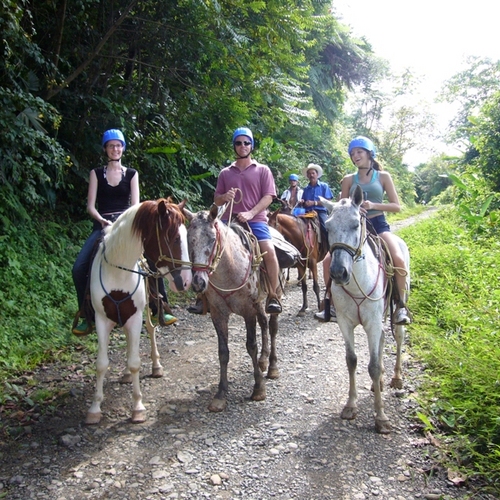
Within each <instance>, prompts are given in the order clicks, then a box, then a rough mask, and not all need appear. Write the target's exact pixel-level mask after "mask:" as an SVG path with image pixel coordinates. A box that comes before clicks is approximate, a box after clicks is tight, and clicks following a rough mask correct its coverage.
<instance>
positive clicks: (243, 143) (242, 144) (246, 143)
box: [234, 141, 252, 146]
mask: <svg viewBox="0 0 500 500" xmlns="http://www.w3.org/2000/svg"><path fill="white" fill-rule="evenodd" d="M251 144H252V143H251V142H250V141H234V145H235V146H250V145H251Z"/></svg>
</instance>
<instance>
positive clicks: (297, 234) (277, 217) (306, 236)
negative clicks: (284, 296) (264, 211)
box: [269, 208, 328, 316]
mask: <svg viewBox="0 0 500 500" xmlns="http://www.w3.org/2000/svg"><path fill="white" fill-rule="evenodd" d="M312 220H315V221H316V224H317V225H318V227H319V222H318V219H317V218H314V219H310V218H304V217H294V216H293V215H286V214H283V213H281V208H278V210H276V211H275V212H273V213H272V214H271V215H270V216H269V225H270V226H271V227H274V228H276V229H277V230H278V231H279V232H280V233H281V234H282V235H283V236H284V238H285V239H286V240H287V241H288V242H289V243H291V244H292V245H293V246H294V247H295V248H297V249H298V250H299V252H300V254H301V257H302V259H301V260H299V262H298V263H297V269H298V272H299V281H300V283H301V285H302V308H301V309H300V311H299V313H298V314H297V316H304V315H305V313H306V310H307V308H308V307H309V304H308V302H307V282H306V269H309V270H310V272H311V273H312V278H313V290H314V293H315V294H316V299H317V301H318V310H319V309H320V307H321V300H320V294H319V284H318V262H321V261H322V260H323V259H324V258H325V256H326V254H327V252H328V245H327V244H320V243H319V241H318V235H317V234H316V231H315V230H314V229H313V227H312V223H311V221H312ZM325 243H326V242H325Z"/></svg>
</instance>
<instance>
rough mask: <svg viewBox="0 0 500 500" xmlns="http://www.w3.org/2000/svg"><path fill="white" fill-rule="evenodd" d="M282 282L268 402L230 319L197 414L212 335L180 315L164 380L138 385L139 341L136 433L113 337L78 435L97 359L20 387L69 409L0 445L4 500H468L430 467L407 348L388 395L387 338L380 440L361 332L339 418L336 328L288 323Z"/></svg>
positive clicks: (343, 371) (56, 369) (48, 371)
mask: <svg viewBox="0 0 500 500" xmlns="http://www.w3.org/2000/svg"><path fill="white" fill-rule="evenodd" d="M319 267H321V266H319ZM320 271H321V270H320ZM291 275H292V280H291V281H290V283H289V284H288V285H287V287H286V291H285V296H284V298H283V309H284V311H283V313H282V314H281V315H280V320H279V334H278V356H279V368H280V375H281V376H280V378H279V379H276V380H267V398H266V400H265V401H261V402H254V401H250V400H249V399H248V397H249V395H250V394H251V392H252V386H253V373H252V367H251V360H250V358H249V356H248V355H247V353H246V348H245V332H244V325H243V320H242V319H241V318H239V317H232V319H231V322H230V338H229V349H230V356H231V357H230V363H229V380H230V387H229V395H228V406H227V409H226V410H225V411H224V412H222V413H210V412H209V411H208V410H207V407H208V404H209V402H210V400H211V398H212V396H213V395H214V394H215V392H216V387H217V384H218V379H219V362H218V356H217V338H216V334H215V330H214V328H213V326H212V323H211V321H210V317H209V316H208V315H207V316H198V315H192V314H189V313H188V312H187V310H186V309H185V308H177V309H175V311H174V312H175V314H176V316H177V317H178V322H177V323H176V324H175V325H173V326H169V327H165V328H163V329H161V331H160V333H159V335H158V344H159V350H160V354H161V357H162V364H163V366H164V368H165V375H164V377H163V378H161V379H153V378H150V377H149V376H148V374H149V373H150V368H151V362H150V358H149V354H148V353H149V341H148V339H147V336H146V335H144V336H143V339H142V343H141V353H142V362H143V365H142V371H141V389H142V391H143V400H144V403H145V405H146V407H147V410H148V420H147V421H146V423H144V424H140V425H133V424H131V423H129V417H130V412H131V407H132V405H131V387H130V386H128V385H122V384H120V383H119V378H120V372H121V370H122V369H123V368H124V364H125V359H124V356H125V352H124V337H123V334H122V333H121V331H120V330H115V331H114V333H113V335H112V340H111V366H110V370H109V373H108V376H107V379H106V382H105V399H104V402H103V405H102V409H103V420H102V422H101V423H100V424H99V425H98V426H85V425H83V421H84V418H85V413H86V411H87V409H88V407H89V405H90V401H91V398H92V395H93V390H94V383H95V377H94V375H93V374H92V373H91V371H92V370H93V369H94V363H95V360H94V359H89V358H88V356H87V355H86V354H85V352H82V356H81V362H80V363H78V364H76V365H74V366H44V367H41V368H40V370H38V371H37V372H36V373H32V374H29V376H27V377H26V383H28V380H30V381H31V382H30V383H33V381H36V383H37V384H39V386H40V387H44V386H45V387H47V388H50V389H51V390H53V389H54V388H58V389H59V391H60V393H61V394H64V395H65V396H66V404H65V405H64V406H59V407H57V408H56V409H55V411H54V412H53V413H52V414H50V415H42V416H40V418H39V419H38V421H37V423H36V424H35V425H33V426H32V427H31V428H28V429H25V431H26V432H25V434H23V435H21V436H19V437H18V438H17V439H16V440H11V441H8V442H3V443H2V444H1V447H0V498H4V497H6V498H9V499H23V500H26V499H39V500H43V499H50V500H69V499H75V500H77V499H82V500H83V499H140V500H142V499H181V498H182V499H203V498H207V499H240V498H242V499H245V500H250V499H255V500H257V499H261V500H265V499H282V500H288V499H339V500H340V499H342V500H363V499H369V498H374V497H375V498H380V499H383V500H411V499H428V500H432V499H436V500H438V499H455V498H467V497H468V496H469V495H470V494H471V491H472V490H471V487H473V486H474V485H473V484H470V483H469V484H467V486H462V487H459V486H457V482H456V481H454V480H453V479H454V478H452V477H450V476H449V474H448V471H446V470H444V469H443V468H441V467H439V466H438V465H437V464H436V462H435V460H434V457H436V456H438V455H439V454H440V453H441V452H442V450H441V449H440V447H439V446H436V445H437V444H438V443H436V442H435V441H433V440H432V439H430V438H429V437H426V436H424V435H423V434H422V433H421V432H420V427H419V426H418V425H417V423H416V420H415V419H414V416H415V411H416V409H417V408H418V406H417V403H416V402H415V396H416V394H417V391H418V385H417V381H418V378H419V374H420V373H421V367H420V366H419V365H418V363H416V362H415V361H414V360H413V359H412V358H411V357H410V356H409V355H408V353H407V351H406V349H405V354H404V369H405V383H404V389H402V390H394V389H390V388H389V382H390V377H391V375H392V369H393V365H394V359H395V342H394V341H393V339H392V337H391V335H390V333H389V334H387V335H386V348H385V364H386V374H385V378H386V380H385V391H384V400H385V405H386V413H387V415H388V416H389V418H390V419H391V422H392V425H393V428H394V431H393V432H392V434H390V435H380V434H377V433H376V432H375V429H374V419H373V395H372V392H371V390H370V386H371V381H370V379H369V376H368V372H367V365H368V353H367V344H366V337H365V335H364V332H363V330H362V329H361V328H360V327H358V329H357V337H356V341H357V346H356V347H357V354H358V370H357V372H358V373H357V377H358V393H359V394H358V398H359V399H358V405H359V410H358V417H357V418H356V419H355V420H353V421H344V420H341V419H340V417H339V415H340V412H341V410H342V408H343V405H344V404H345V402H346V400H347V391H348V378H347V368H346V364H345V350H344V344H343V340H342V335H341V333H340V331H339V329H338V326H337V325H336V324H335V323H319V322H317V321H316V320H315V319H314V317H313V315H314V312H315V311H314V310H313V309H311V310H309V311H308V312H307V314H306V316H305V317H302V318H298V317H297V316H296V314H297V312H298V310H299V308H300V306H301V303H302V297H301V292H300V288H299V287H297V286H296V281H294V278H293V277H294V276H296V275H295V271H293V270H292V273H291ZM310 288H311V286H310V282H309V289H310ZM309 293H310V294H311V297H310V299H311V300H310V303H311V304H314V303H315V301H314V300H312V298H313V297H312V296H313V292H312V290H309ZM417 321H418V318H417ZM93 335H95V334H93ZM410 335H411V328H410ZM458 484H461V483H460V482H459V483H458ZM475 498H480V497H478V496H476V497H475ZM481 498H486V497H481Z"/></svg>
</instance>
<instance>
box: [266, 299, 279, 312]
mask: <svg viewBox="0 0 500 500" xmlns="http://www.w3.org/2000/svg"><path fill="white" fill-rule="evenodd" d="M282 311H283V308H282V307H281V304H280V301H279V300H278V298H277V297H273V298H272V299H269V300H268V301H267V304H266V313H267V314H280V313H281V312H282Z"/></svg>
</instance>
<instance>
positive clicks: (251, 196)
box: [214, 127, 282, 314]
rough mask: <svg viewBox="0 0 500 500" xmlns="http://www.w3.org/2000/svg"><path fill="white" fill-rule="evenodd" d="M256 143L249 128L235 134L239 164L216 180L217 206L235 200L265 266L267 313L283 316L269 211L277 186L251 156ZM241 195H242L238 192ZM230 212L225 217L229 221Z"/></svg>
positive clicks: (237, 213) (238, 216)
mask: <svg viewBox="0 0 500 500" xmlns="http://www.w3.org/2000/svg"><path fill="white" fill-rule="evenodd" d="M254 145H255V144H254V139H253V134H252V131H251V130H250V129H249V128H246V127H241V128H237V129H236V130H235V131H234V134H233V149H234V152H235V153H236V161H234V162H233V163H232V164H231V165H229V167H226V168H224V169H222V170H221V172H220V174H219V177H218V178H217V186H216V188H215V195H214V202H215V204H216V205H217V206H219V207H220V206H222V205H224V204H225V203H230V202H231V201H233V200H234V205H233V209H232V210H233V214H234V215H235V216H236V219H237V220H238V222H240V223H242V224H245V223H247V224H248V226H249V227H250V230H251V231H252V233H253V234H254V236H255V237H256V238H257V240H258V242H259V247H260V250H261V252H262V254H263V258H264V264H265V266H266V270H267V274H268V278H269V282H270V288H271V290H270V292H269V295H268V300H267V304H266V313H268V314H279V313H281V310H282V308H281V303H280V301H279V299H278V297H277V295H276V290H277V289H278V285H279V283H278V277H279V265H278V259H277V258H276V252H275V250H274V245H273V242H272V239H271V232H270V231H269V226H268V224H267V214H266V209H267V207H268V206H269V205H270V204H271V202H272V201H273V199H274V198H275V197H276V186H275V184H274V178H273V174H272V172H271V170H270V169H269V167H268V166H267V165H263V164H262V163H258V162H257V161H255V160H253V159H252V157H251V156H250V155H251V153H252V151H253V149H254ZM239 191H240V192H239ZM228 216H229V208H228V210H227V211H226V213H225V214H224V215H223V217H222V219H223V220H224V217H225V218H226V220H227V218H228Z"/></svg>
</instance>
